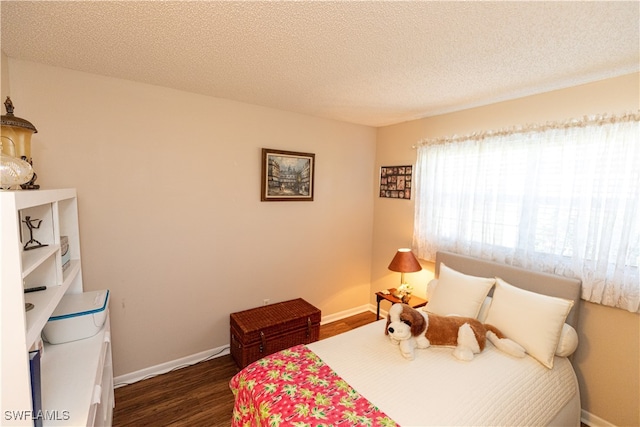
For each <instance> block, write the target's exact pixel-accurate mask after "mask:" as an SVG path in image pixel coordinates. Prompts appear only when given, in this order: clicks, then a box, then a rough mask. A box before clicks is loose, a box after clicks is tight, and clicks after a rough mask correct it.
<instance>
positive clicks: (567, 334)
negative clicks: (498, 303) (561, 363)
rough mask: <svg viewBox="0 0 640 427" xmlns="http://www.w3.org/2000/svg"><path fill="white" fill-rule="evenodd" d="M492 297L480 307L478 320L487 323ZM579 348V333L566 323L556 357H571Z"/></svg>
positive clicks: (485, 300) (486, 299) (487, 298)
mask: <svg viewBox="0 0 640 427" xmlns="http://www.w3.org/2000/svg"><path fill="white" fill-rule="evenodd" d="M491 301H492V298H491V297H486V298H485V299H484V302H483V303H482V307H480V313H478V320H479V321H480V322H482V323H485V321H486V319H487V315H488V314H489V308H490V307H491ZM577 348H578V333H577V332H576V330H575V329H573V326H571V325H569V324H568V323H565V324H564V325H563V326H562V332H561V333H560V339H559V340H558V346H557V347H556V356H561V357H569V356H571V355H572V354H573V353H574V352H575V351H576V349H577Z"/></svg>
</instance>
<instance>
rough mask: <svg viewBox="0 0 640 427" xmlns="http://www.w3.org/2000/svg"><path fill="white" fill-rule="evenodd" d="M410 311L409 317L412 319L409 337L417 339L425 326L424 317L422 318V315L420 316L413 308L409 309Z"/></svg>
mask: <svg viewBox="0 0 640 427" xmlns="http://www.w3.org/2000/svg"><path fill="white" fill-rule="evenodd" d="M410 310H411V317H412V322H411V335H413V336H414V337H417V336H418V335H420V334H421V333H422V332H423V331H424V326H425V322H424V317H422V314H420V312H419V311H418V310H416V309H415V308H410Z"/></svg>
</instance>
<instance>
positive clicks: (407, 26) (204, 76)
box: [0, 0, 640, 126]
mask: <svg viewBox="0 0 640 427" xmlns="http://www.w3.org/2000/svg"><path fill="white" fill-rule="evenodd" d="M0 7H1V14H2V27H1V30H2V40H1V41H2V45H1V48H2V50H3V51H4V52H5V53H6V55H7V56H9V57H12V58H20V59H24V60H29V61H36V62H40V63H44V64H50V65H54V66H59V67H64V68H69V69H74V70H80V71H86V72H90V73H96V74H102V75H106V76H113V77H118V78H124V79H129V80H134V81H138V82H145V83H150V84H154V85H160V86H165V87H170V88H176V89H180V90H185V91H189V92H195V93H200V94H205V95H211V96H215V97H219V98H227V99H233V100H237V101H242V102H248V103H252V104H257V105H263V106H268V107H274V108H278V109H282V110H287V111H295V112H300V113H303V114H309V115H314V116H320V117H327V118H332V119H337V120H342V121H346V122H352V123H359V124H365V125H370V126H383V125H388V124H393V123H399V122H403V121H407V120H413V119H416V118H420V117H426V116H431V115H436V114H442V113H446V112H451V111H456V110H460V109H464V108H470V107H475V106H480V105H485V104H489V103H493V102H497V101H502V100H507V99H513V98H517V97H521V96H526V95H530V94H534V93H540V92H545V91H549V90H554V89H559V88H563V87H568V86H574V85H577V84H582V83H587V82H591V81H595V80H600V79H604V78H608V77H614V76H618V75H623V74H628V73H632V72H636V71H638V70H640V57H639V52H640V35H639V28H640V12H639V7H640V6H639V3H638V2H636V1H632V2H610V1H601V2H574V1H571V2H552V1H543V2H482V1H476V2H435V1H409V2H400V1H394V2H377V1H341V2H312V1H305V2H252V1H240V2H217V1H216V2H214V1H177V2H172V1H166V2H165V1H105V2H97V1H69V2H65V1H63V2H60V1H33V2H32V1H4V0H2V2H1V3H0Z"/></svg>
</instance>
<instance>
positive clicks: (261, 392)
mask: <svg viewBox="0 0 640 427" xmlns="http://www.w3.org/2000/svg"><path fill="white" fill-rule="evenodd" d="M435 277H436V279H434V281H432V283H429V287H428V289H429V291H428V297H429V304H428V305H427V306H426V307H424V310H425V311H429V309H433V310H434V312H436V313H437V310H444V311H445V312H448V311H454V312H452V313H448V314H461V313H462V315H465V316H467V315H468V313H466V312H465V310H471V312H472V313H476V315H475V316H473V317H478V318H479V319H481V320H482V321H484V322H487V323H490V322H491V323H492V324H495V323H497V325H496V326H498V327H499V328H500V329H501V330H503V332H505V334H506V335H507V336H508V337H509V338H513V340H514V341H516V342H518V343H519V344H520V345H522V346H523V347H525V348H526V350H527V354H526V355H525V357H523V358H518V357H514V356H510V355H508V354H505V353H503V352H501V351H499V350H498V349H497V348H495V347H494V346H492V345H491V344H489V343H488V344H487V346H486V348H485V349H484V351H482V352H480V353H479V354H476V355H475V357H474V359H473V360H471V361H468V362H463V361H460V360H458V359H456V358H455V357H453V356H452V349H451V348H450V347H435V346H432V347H429V348H427V349H417V350H416V353H415V358H414V360H407V359H405V358H403V357H402V356H401V354H400V352H399V349H398V345H397V344H394V343H392V342H391V340H389V338H388V337H387V336H386V335H385V333H384V332H385V328H386V320H385V319H383V320H379V321H377V322H374V323H371V324H368V325H365V326H362V327H360V328H357V329H355V330H352V331H349V332H346V333H343V334H340V335H337V336H334V337H331V338H328V339H324V340H321V341H318V342H315V343H312V344H307V345H301V346H296V347H292V348H290V349H287V350H285V351H283V352H279V353H276V354H273V355H270V356H267V357H266V358H264V359H261V360H259V361H257V362H255V363H253V364H251V365H249V366H247V367H246V368H245V369H243V370H242V371H240V372H239V373H238V374H237V375H236V376H234V378H233V379H232V380H231V382H230V387H231V389H232V391H233V393H234V395H235V407H234V414H233V419H232V425H234V426H278V425H280V426H285V425H286V426H321V425H327V426H328V425H334V426H341V425H344V426H357V425H366V426H396V425H399V426H404V427H407V426H427V425H491V426H495V425H509V426H513V425H527V426H530V425H574V426H579V425H580V395H579V390H578V382H577V379H576V375H575V373H574V370H573V368H572V366H571V362H570V356H571V354H572V353H573V351H575V348H576V346H577V333H576V331H575V328H576V326H577V320H578V306H579V304H578V301H579V297H580V286H581V283H580V281H579V280H576V279H570V278H564V277H559V276H555V275H550V274H546V273H538V272H533V271H527V270H523V269H520V268H517V267H512V266H507V265H504V264H499V263H495V262H490V261H484V260H480V259H477V258H472V257H468V256H463V255H458V254H454V253H448V252H439V253H438V254H437V257H436V275H435ZM496 278H498V279H496ZM492 280H493V281H492ZM487 283H491V285H490V286H489V285H487ZM480 288H482V290H480ZM460 295H464V296H462V297H461V296H460ZM468 295H472V296H471V297H468ZM452 296H453V298H452ZM470 301H472V303H470ZM447 304H449V306H448V307H447ZM430 306H431V307H430ZM458 311H459V312H458ZM438 314H442V313H438Z"/></svg>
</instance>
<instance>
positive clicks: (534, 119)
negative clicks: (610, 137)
mask: <svg viewBox="0 0 640 427" xmlns="http://www.w3.org/2000/svg"><path fill="white" fill-rule="evenodd" d="M639 81H640V75H639V74H632V75H627V76H623V77H619V78H615V79H609V80H605V81H601V82H596V83H592V84H587V85H582V86H577V87H574V88H570V89H565V90H559V91H554V92H550V93H545V94H540V95H536V96H531V97H527V98H522V99H518V100H514V101H509V102H502V103H498V104H493V105H488V106H485V107H480V108H474V109H469V110H465V111H460V112H457V113H452V114H446V115H442V116H437V117H431V118H425V119H422V120H416V121H412V122H407V123H403V124H398V125H394V126H388V127H384V128H379V129H378V142H377V155H376V171H375V173H374V174H375V175H376V177H375V178H374V179H375V180H376V182H377V179H378V178H377V174H378V170H377V169H378V168H379V167H380V166H383V165H385V166H386V165H403V164H415V161H416V153H415V150H414V149H412V145H413V144H415V143H416V142H417V141H418V140H420V139H422V138H425V137H429V138H434V137H440V136H449V135H454V134H467V133H471V132H474V131H479V130H489V129H500V128H504V127H510V126H514V125H521V124H526V123H543V122H546V121H554V120H565V119H569V118H572V117H580V116H582V115H586V114H598V113H620V112H623V111H629V110H632V111H635V110H637V109H638V108H640V87H639ZM413 207H414V199H412V200H411V201H406V200H405V201H400V200H389V199H380V198H375V200H374V233H373V262H372V278H371V291H372V292H374V291H378V290H380V289H384V288H387V287H389V286H393V285H395V284H396V281H397V280H398V278H397V274H395V275H394V274H393V273H391V272H389V271H388V270H387V269H386V266H387V265H388V264H389V261H390V260H391V257H392V256H393V253H394V252H395V250H396V248H397V247H400V246H407V245H410V244H411V238H412V233H413ZM424 265H425V267H429V264H428V263H424ZM408 277H409V275H408ZM430 277H432V273H431V272H430V271H423V272H421V273H414V274H413V275H412V280H413V283H414V284H415V285H419V287H418V292H421V293H424V291H425V289H426V283H427V281H428V279H429V278H430ZM370 300H371V301H373V298H370ZM580 310H581V314H580V322H579V329H580V341H581V344H580V347H579V348H578V351H577V353H576V355H575V360H574V362H575V366H576V371H577V374H578V379H579V382H580V388H581V400H582V405H583V409H584V410H586V411H588V412H589V413H590V414H592V415H594V416H595V417H594V421H595V422H597V421H599V420H598V418H600V419H601V420H605V421H607V422H610V423H613V424H615V425H621V426H622V425H625V426H626V425H628V426H631V425H640V410H639V406H640V369H639V365H640V316H639V315H638V314H634V313H629V312H626V311H623V310H619V309H614V308H608V307H603V306H600V305H596V304H590V303H586V302H583V303H582V304H581V306H580Z"/></svg>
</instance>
